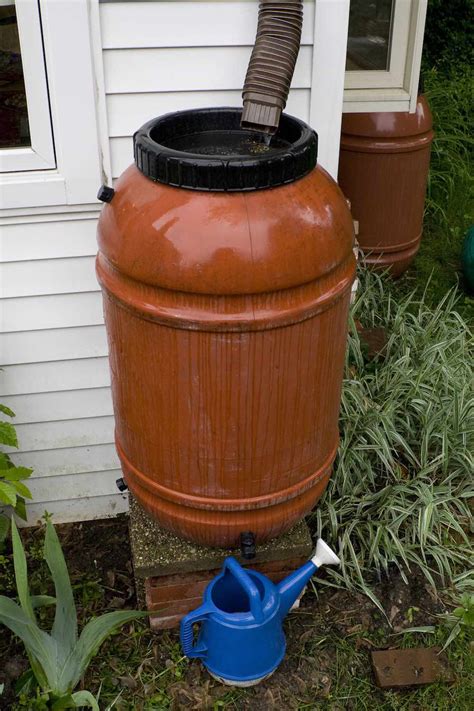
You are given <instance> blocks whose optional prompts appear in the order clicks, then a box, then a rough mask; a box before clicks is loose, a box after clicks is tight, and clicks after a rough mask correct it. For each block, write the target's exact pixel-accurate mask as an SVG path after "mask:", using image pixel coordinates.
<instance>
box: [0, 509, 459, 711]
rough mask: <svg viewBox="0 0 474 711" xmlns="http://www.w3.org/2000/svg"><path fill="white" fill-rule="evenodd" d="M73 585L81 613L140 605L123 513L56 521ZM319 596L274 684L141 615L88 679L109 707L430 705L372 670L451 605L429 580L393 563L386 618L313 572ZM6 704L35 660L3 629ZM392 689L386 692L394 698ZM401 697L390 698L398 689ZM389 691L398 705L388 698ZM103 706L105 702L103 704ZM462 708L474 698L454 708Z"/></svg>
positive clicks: (38, 541) (40, 571) (34, 580)
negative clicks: (224, 674)
mask: <svg viewBox="0 0 474 711" xmlns="http://www.w3.org/2000/svg"><path fill="white" fill-rule="evenodd" d="M57 529H58V532H59V535H60V539H61V542H62V545H63V550H64V554H65V557H66V561H67V563H68V567H69V571H70V575H71V580H72V583H73V587H74V590H75V598H76V603H77V607H78V613H79V618H80V620H81V621H84V620H85V619H87V618H88V617H90V616H91V615H97V614H99V613H101V612H103V611H105V610H112V609H121V608H129V607H134V606H135V604H136V600H135V590H134V583H133V573H132V566H131V559H130V548H129V543H128V521H127V517H126V516H125V515H123V516H121V517H119V518H117V519H113V520H108V521H99V522H88V523H76V524H67V525H62V526H58V527H57ZM22 536H23V540H24V542H25V547H26V549H27V554H28V562H29V568H30V579H31V588H32V591H33V592H35V593H38V592H41V593H46V592H52V591H51V589H50V587H49V584H46V581H47V580H49V576H48V574H47V570H46V568H45V565H44V562H43V561H42V560H41V548H42V540H43V534H42V531H41V530H40V529H29V530H27V531H23V533H22ZM1 562H2V565H1V566H0V588H3V590H2V592H6V593H7V594H14V583H13V573H12V566H11V559H10V557H9V555H8V551H6V555H5V556H4V557H2V558H1ZM314 582H315V586H316V588H317V590H318V595H316V594H315V593H314V591H311V590H310V591H309V592H308V593H307V594H306V595H305V597H304V598H303V601H302V605H301V607H300V609H299V611H297V612H295V613H293V614H291V615H289V616H288V618H287V620H286V624H285V631H286V635H287V641H288V648H287V654H286V657H285V660H284V661H283V663H282V664H281V666H280V668H279V669H278V670H277V672H276V673H275V674H274V675H273V677H271V678H270V679H269V680H268V681H267V682H265V683H263V684H261V685H259V686H257V687H255V688H253V689H249V690H234V689H229V688H228V687H225V686H223V685H221V684H219V683H217V682H216V681H214V680H213V679H211V678H210V677H209V675H208V674H207V672H206V671H205V670H204V669H203V667H202V666H201V664H200V663H199V662H197V661H193V662H189V661H188V660H186V659H184V658H183V657H182V653H181V651H180V647H179V635H178V631H177V630H170V631H165V632H162V633H158V634H153V633H151V632H150V631H149V629H148V628H147V626H146V625H145V624H141V623H134V624H133V625H128V626H126V627H125V628H124V630H123V631H122V632H121V633H120V634H118V635H116V636H115V637H113V638H112V639H111V640H109V641H108V642H106V643H105V644H104V646H103V647H102V649H101V651H100V652H99V654H98V656H97V657H96V658H95V660H94V661H93V663H92V665H91V667H90V669H89V671H88V673H87V674H86V678H85V680H84V687H85V688H87V689H89V690H90V691H92V692H93V693H97V691H98V690H99V687H101V696H100V704H101V708H102V707H103V708H104V709H105V708H106V707H107V705H108V704H111V703H112V702H114V704H113V706H112V708H117V709H137V710H140V709H144V710H145V709H146V710H152V709H168V708H171V709H185V708H189V709H220V708H235V709H257V708H258V709H260V711H265V710H266V709H317V708H328V709H334V710H337V709H365V708H370V709H372V708H387V709H388V708H407V709H408V708H413V709H417V708H429V707H430V705H431V706H432V704H430V703H428V704H427V705H426V707H425V706H423V705H422V706H419V705H416V704H415V705H412V704H411V703H408V697H407V699H406V701H407V703H408V705H405V703H404V702H403V699H404V694H405V695H406V694H410V693H411V692H404V691H401V692H400V691H398V692H383V691H380V690H378V689H377V688H376V687H375V686H374V684H373V679H372V672H371V670H370V656H369V653H370V650H372V649H383V648H387V647H388V646H399V644H400V639H401V636H400V635H397V634H396V633H397V632H400V631H401V630H402V629H403V628H406V627H411V626H420V625H427V624H433V622H434V619H435V615H436V613H439V612H441V611H443V605H442V603H441V602H440V601H439V599H437V598H436V596H435V595H434V593H433V592H432V591H431V590H430V588H429V586H427V584H426V581H425V580H424V579H420V578H419V577H417V576H413V577H412V578H411V580H410V585H409V586H407V585H405V584H404V583H403V581H402V580H401V578H400V576H399V574H398V573H397V572H396V571H393V574H392V575H391V577H390V579H388V580H386V581H384V582H383V583H379V584H377V585H376V586H375V590H376V594H377V595H378V597H379V599H380V600H381V601H382V603H383V607H384V609H385V613H386V616H384V615H383V614H382V613H381V612H380V611H379V610H378V609H377V608H376V607H375V606H374V605H373V604H372V603H371V602H370V600H369V599H368V598H367V597H366V596H363V595H358V594H354V593H349V592H347V591H343V590H335V589H333V588H329V587H327V586H323V585H321V584H319V585H318V578H317V577H316V578H315V581H314ZM0 660H3V663H1V664H0V683H4V685H5V687H4V693H3V695H2V696H0V708H2V709H11V708H13V707H14V703H15V699H16V694H15V692H14V685H15V681H16V679H17V678H18V677H19V676H20V675H21V673H22V672H23V671H24V670H25V669H26V668H27V666H28V664H27V661H26V659H25V655H24V652H23V648H22V646H21V644H19V642H18V641H17V640H15V639H14V638H13V637H12V636H11V635H10V634H9V632H8V631H6V630H5V629H4V628H3V629H2V633H1V636H0ZM387 694H388V696H387ZM394 694H395V695H397V698H398V699H399V700H400V701H401V702H402V703H400V704H398V703H397V704H395V703H392V702H391V699H392V698H393V696H394ZM387 699H388V701H390V703H389V704H388V705H387ZM102 705H103V706H102ZM452 708H459V709H464V708H466V710H467V708H468V706H466V707H464V706H458V707H457V706H452Z"/></svg>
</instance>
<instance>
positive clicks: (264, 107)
mask: <svg viewBox="0 0 474 711" xmlns="http://www.w3.org/2000/svg"><path fill="white" fill-rule="evenodd" d="M302 25H303V0H261V2H260V7H259V13H258V26H257V37H256V39H255V46H254V48H253V51H252V56H251V57H250V62H249V66H248V69H247V76H246V77H245V84H244V89H243V92H242V97H243V100H244V108H243V112H242V120H241V126H242V128H246V129H250V130H253V131H255V130H257V131H261V132H263V133H269V134H273V133H275V132H276V131H277V129H278V125H279V123H280V115H281V112H282V111H283V109H284V108H285V106H286V100H287V98H288V93H289V91H290V85H291V80H292V78H293V72H294V70H295V64H296V59H297V57H298V52H299V48H300V41H301V28H302Z"/></svg>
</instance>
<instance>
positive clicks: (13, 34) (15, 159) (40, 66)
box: [0, 0, 56, 172]
mask: <svg viewBox="0 0 474 711" xmlns="http://www.w3.org/2000/svg"><path fill="white" fill-rule="evenodd" d="M0 136H1V137H0V171H1V172H11V171H20V170H39V169H44V168H46V169H48V168H55V167H56V160H55V157H54V146H53V136H52V132H51V118H50V112H49V101H48V87H47V83H46V71H45V65H44V57H43V42H42V38H41V25H40V16H39V7H38V3H37V2H36V0H16V1H15V0H0Z"/></svg>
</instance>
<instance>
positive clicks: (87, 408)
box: [0, 0, 348, 522]
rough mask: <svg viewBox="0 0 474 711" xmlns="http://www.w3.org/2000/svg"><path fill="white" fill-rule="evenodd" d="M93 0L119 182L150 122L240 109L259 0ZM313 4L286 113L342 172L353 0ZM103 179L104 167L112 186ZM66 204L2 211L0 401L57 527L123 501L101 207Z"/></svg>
mask: <svg viewBox="0 0 474 711" xmlns="http://www.w3.org/2000/svg"><path fill="white" fill-rule="evenodd" d="M85 1H86V0H77V2H80V3H85ZM88 2H89V3H90V7H91V26H92V33H93V35H94V37H95V38H96V41H97V37H98V38H99V39H98V45H97V46H95V47H94V59H95V65H96V73H97V76H98V77H99V79H98V81H97V84H96V87H95V88H96V92H97V103H98V105H99V106H100V105H101V104H103V106H104V116H103V117H102V115H101V114H100V112H99V117H98V121H99V124H100V125H98V131H99V133H101V134H102V133H103V132H104V135H105V142H104V141H103V142H102V147H103V157H102V168H104V166H105V167H107V166H108V165H109V164H110V163H111V164H112V166H113V170H112V174H113V177H114V178H116V177H117V176H118V175H119V174H120V173H121V172H122V170H123V169H124V168H126V167H127V166H128V165H129V164H130V163H131V162H132V160H133V156H132V138H131V137H132V135H133V132H134V131H135V130H136V129H137V128H138V127H139V126H141V125H142V124H143V123H144V122H145V121H147V120H148V119H150V118H152V117H154V116H157V115H159V114H162V113H166V112H168V111H174V110H179V109H184V108H190V107H205V106H217V105H234V106H238V105H240V104H241V88H242V83H243V79H244V76H245V71H246V66H247V62H248V59H249V56H250V52H251V47H252V45H253V42H254V38H255V29H256V21H257V12H258V2H257V0H240V1H239V2H229V1H228V0H213V1H212V2H198V1H196V0H189V1H182V0H176V1H173V2H161V1H160V0H152V1H147V2H131V1H129V2H104V3H100V5H99V4H98V3H97V0H88ZM317 13H318V14H319V17H320V20H319V24H318V19H317V18H315V5H314V2H307V3H305V18H304V26H303V46H302V49H301V53H300V57H299V60H298V65H297V69H296V73H295V80H294V83H293V88H292V90H291V93H290V97H289V102H288V111H289V112H290V113H293V114H295V115H297V116H299V117H301V118H303V119H305V120H306V121H309V122H310V123H311V124H312V125H313V126H314V127H315V128H316V129H317V130H318V133H319V135H320V156H321V162H322V163H323V165H324V166H325V167H327V168H328V169H329V170H331V171H332V172H333V174H335V171H336V169H337V151H338V141H339V127H340V120H341V107H342V91H343V76H344V64H343V62H344V57H345V46H342V45H343V44H344V42H343V41H342V42H341V36H342V37H344V35H345V32H346V29H347V15H348V0H338V1H337V2H333V0H317ZM99 20H100V31H99V27H98V25H97V24H94V23H97V22H98V21H99ZM315 22H316V28H317V32H318V37H319V36H320V35H321V39H320V41H318V47H317V51H313V36H314V32H315ZM335 52H337V53H339V55H340V57H339V63H338V61H335V59H334V53H335ZM102 64H103V66H102ZM105 113H106V116H105ZM76 148H77V147H76ZM109 152H110V155H109ZM107 174H108V168H106V169H105V175H104V177H103V181H104V182H109V181H108V179H107ZM22 179H23V178H21V176H20V177H19V178H18V180H19V181H21V180H22ZM38 186H39V187H41V185H40V183H38ZM39 187H38V189H39ZM98 187H99V185H97V188H98ZM45 189H46V188H45ZM66 202H67V201H66V200H64V201H63V203H61V204H60V205H58V207H54V208H47V207H41V205H42V204H47V203H42V202H41V200H39V201H38V202H37V203H36V205H38V209H36V210H35V209H29V208H24V209H23V208H21V206H19V205H18V209H16V208H15V209H12V210H9V211H5V212H4V214H3V216H2V220H0V255H1V261H2V265H1V267H0V270H1V273H0V278H1V284H2V290H3V303H2V314H1V331H2V334H1V336H0V337H1V357H0V365H2V367H3V371H0V402H4V403H5V404H7V405H9V406H10V407H11V408H12V409H13V410H14V411H15V412H16V413H17V418H16V421H17V430H18V438H19V442H20V451H19V452H18V453H17V452H14V453H13V458H14V461H15V462H17V463H18V464H22V465H24V466H30V467H32V468H33V469H34V476H33V477H32V479H31V480H30V483H31V490H32V493H33V503H31V504H30V505H29V506H28V511H29V516H30V521H31V522H35V521H36V520H37V519H38V518H40V517H41V516H42V514H43V513H44V511H45V510H47V511H49V512H50V513H52V514H53V515H54V518H55V520H56V521H58V522H60V521H74V520H82V519H88V518H96V517H105V516H112V515H115V514H116V513H118V512H119V511H123V510H125V509H126V506H127V497H126V496H125V495H123V494H120V493H119V492H118V491H117V488H116V486H115V480H116V479H117V478H118V477H119V476H120V465H119V461H118V458H117V455H116V453H115V448H114V419H113V415H112V402H111V396H110V387H109V385H110V378H109V370H108V360H107V340H106V334H105V327H104V325H103V313H102V298H101V294H100V290H99V286H98V284H97V281H96V278H95V270H94V257H95V253H96V249H97V245H96V226H97V218H98V214H99V209H100V205H99V204H98V203H97V205H96V206H94V205H93V204H91V203H90V201H89V204H87V205H85V206H84V208H83V210H84V211H79V210H78V208H77V207H75V206H74V207H66ZM61 205H64V207H61Z"/></svg>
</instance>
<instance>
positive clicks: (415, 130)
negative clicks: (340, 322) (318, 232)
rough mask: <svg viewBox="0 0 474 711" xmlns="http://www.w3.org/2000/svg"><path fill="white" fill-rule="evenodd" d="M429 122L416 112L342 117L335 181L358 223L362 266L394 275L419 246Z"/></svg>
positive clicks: (425, 109) (423, 105) (422, 108)
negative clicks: (362, 258)
mask: <svg viewBox="0 0 474 711" xmlns="http://www.w3.org/2000/svg"><path fill="white" fill-rule="evenodd" d="M432 128H433V119H432V116H431V111H430V108H429V106H428V102H427V101H426V99H425V98H424V96H419V97H418V103H417V106H416V111H415V112H414V113H412V114H410V113H408V112H407V111H401V112H395V111H393V112H392V111H388V112H373V113H360V114H344V115H343V119H342V134H341V152H340V156H339V174H338V180H339V185H340V186H341V188H342V190H343V192H344V194H345V195H346V197H347V198H348V199H349V200H350V203H351V209H352V215H353V217H354V219H355V220H357V221H358V223H359V234H358V237H357V238H358V241H359V246H360V248H361V250H362V252H363V253H364V262H365V263H366V264H367V265H368V266H370V267H374V268H377V269H380V270H385V269H388V270H389V271H390V274H391V275H392V276H394V277H398V276H400V275H401V274H403V272H404V271H406V269H408V267H409V265H410V263H411V262H412V261H413V259H414V258H415V256H416V253H417V252H418V249H419V247H420V241H421V236H422V232H423V213H424V207H425V193H426V183H427V181H428V170H429V165H430V152H431V142H432V140H433V130H432Z"/></svg>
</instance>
